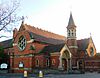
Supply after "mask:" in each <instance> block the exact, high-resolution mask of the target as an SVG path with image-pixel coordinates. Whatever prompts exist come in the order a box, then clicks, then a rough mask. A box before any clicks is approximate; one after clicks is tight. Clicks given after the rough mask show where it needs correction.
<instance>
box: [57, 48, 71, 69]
mask: <svg viewBox="0 0 100 78" xmlns="http://www.w3.org/2000/svg"><path fill="white" fill-rule="evenodd" d="M59 69H60V70H67V71H69V70H70V69H71V53H70V52H69V50H67V49H66V50H63V51H61V53H60V57H59Z"/></svg>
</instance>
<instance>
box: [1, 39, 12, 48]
mask: <svg viewBox="0 0 100 78" xmlns="http://www.w3.org/2000/svg"><path fill="white" fill-rule="evenodd" d="M12 40H13V39H9V40H5V41H2V42H0V46H3V48H10V47H12Z"/></svg>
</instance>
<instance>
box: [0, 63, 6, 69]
mask: <svg viewBox="0 0 100 78" xmlns="http://www.w3.org/2000/svg"><path fill="white" fill-rule="evenodd" d="M7 66H8V65H7V64H6V63H2V64H1V65H0V68H1V69H7Z"/></svg>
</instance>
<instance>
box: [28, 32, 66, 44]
mask: <svg viewBox="0 0 100 78" xmlns="http://www.w3.org/2000/svg"><path fill="white" fill-rule="evenodd" d="M29 34H30V36H31V38H33V39H35V41H39V42H43V43H49V44H62V43H65V41H64V40H58V39H53V38H47V37H45V36H41V35H39V34H35V33H33V32H29Z"/></svg>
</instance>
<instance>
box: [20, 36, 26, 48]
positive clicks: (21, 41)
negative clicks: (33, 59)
mask: <svg viewBox="0 0 100 78" xmlns="http://www.w3.org/2000/svg"><path fill="white" fill-rule="evenodd" d="M18 47H19V49H20V50H24V49H25V47H26V39H25V37H24V36H21V37H20V38H19V41H18Z"/></svg>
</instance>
